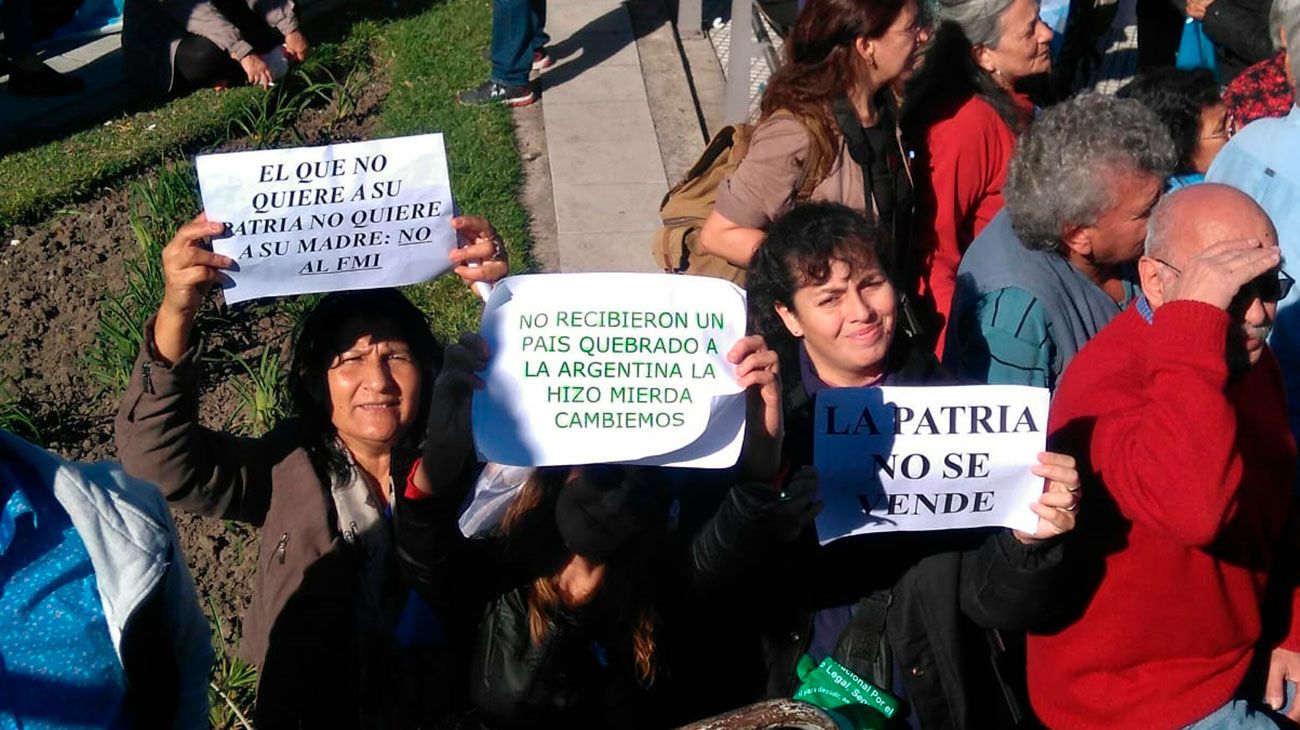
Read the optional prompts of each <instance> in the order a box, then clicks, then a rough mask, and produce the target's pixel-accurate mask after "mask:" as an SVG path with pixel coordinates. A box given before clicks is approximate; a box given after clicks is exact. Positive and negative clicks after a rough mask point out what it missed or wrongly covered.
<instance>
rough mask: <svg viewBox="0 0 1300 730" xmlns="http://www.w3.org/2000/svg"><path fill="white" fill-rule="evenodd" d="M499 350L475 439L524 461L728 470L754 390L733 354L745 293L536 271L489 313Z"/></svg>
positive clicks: (487, 451)
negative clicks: (739, 379) (746, 385)
mask: <svg viewBox="0 0 1300 730" xmlns="http://www.w3.org/2000/svg"><path fill="white" fill-rule="evenodd" d="M482 332H483V336H484V338H485V339H486V340H487V342H488V346H489V348H490V349H491V352H492V357H491V359H490V361H489V364H488V368H487V371H486V373H485V375H484V380H485V382H486V387H485V388H484V389H482V390H480V391H477V392H476V393H475V394H474V441H475V443H476V445H477V447H478V451H479V455H480V457H481V458H483V459H484V460H486V461H492V462H495V463H498V464H509V465H514V466H549V465H565V464H592V463H609V462H616V463H640V464H658V465H663V466H694V467H700V468H725V467H729V466H732V465H733V464H735V463H736V460H737V459H738V458H739V455H740V447H741V442H742V441H743V438H744V427H745V395H744V393H743V392H742V391H741V390H740V389H739V388H738V387H737V386H736V379H735V368H734V366H733V365H731V364H730V363H728V362H727V361H726V356H727V352H728V351H729V350H730V349H731V347H732V345H734V344H735V343H736V341H737V340H739V339H740V338H741V337H743V336H744V334H745V294H744V292H743V291H741V290H740V289H739V288H737V287H736V286H735V285H733V284H731V283H730V282H726V281H722V280H721V279H710V278H705V277H694V276H676V275H672V274H620V273H599V274H538V275H532V276H517V277H511V278H508V279H505V280H503V281H501V282H500V283H498V284H497V286H496V289H495V290H494V291H493V292H492V296H491V298H490V299H489V300H488V303H487V306H486V307H485V309H484V312H483V326H482Z"/></svg>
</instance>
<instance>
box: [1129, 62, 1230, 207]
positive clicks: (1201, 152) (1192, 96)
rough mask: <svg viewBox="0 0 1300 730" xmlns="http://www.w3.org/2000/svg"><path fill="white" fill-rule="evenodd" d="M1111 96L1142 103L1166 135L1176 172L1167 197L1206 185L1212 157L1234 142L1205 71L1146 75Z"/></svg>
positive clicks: (1165, 70) (1215, 89)
mask: <svg viewBox="0 0 1300 730" xmlns="http://www.w3.org/2000/svg"><path fill="white" fill-rule="evenodd" d="M1115 96H1117V97H1119V98H1121V99H1136V100H1137V101H1138V102H1141V104H1142V106H1145V107H1146V108H1148V109H1150V110H1151V111H1153V112H1155V113H1156V116H1157V117H1159V118H1160V121H1161V122H1162V123H1164V125H1165V127H1167V128H1168V129H1169V134H1170V136H1171V137H1173V140H1174V147H1175V148H1177V151H1178V166H1177V167H1176V168H1174V173H1173V175H1171V176H1170V177H1169V180H1168V181H1167V182H1166V183H1165V192H1169V191H1171V190H1177V189H1178V188H1181V187H1183V186H1184V185H1191V184H1192V183H1198V182H1202V181H1203V180H1205V172H1206V171H1207V170H1209V169H1210V163H1211V162H1213V161H1214V156H1215V155H1217V154H1219V150H1221V149H1223V146H1224V145H1225V144H1227V143H1228V138H1229V137H1231V136H1232V133H1231V131H1230V129H1229V122H1228V109H1227V107H1225V106H1224V105H1223V99H1221V98H1220V97H1219V82H1218V81H1216V80H1215V78H1214V74H1213V73H1211V72H1210V71H1208V70H1206V69H1203V68H1198V69H1193V70H1188V69H1180V68H1159V69H1155V70H1153V71H1146V72H1144V73H1141V74H1139V75H1138V76H1137V77H1136V78H1134V79H1133V80H1132V81H1130V82H1128V83H1127V84H1125V85H1124V86H1123V88H1121V89H1120V90H1119V91H1117V92H1115Z"/></svg>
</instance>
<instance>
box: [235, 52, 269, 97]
mask: <svg viewBox="0 0 1300 730" xmlns="http://www.w3.org/2000/svg"><path fill="white" fill-rule="evenodd" d="M239 65H240V66H241V67H243V69H244V75H245V76H247V77H248V85H249V86H260V87H262V88H263V89H269V88H271V84H272V83H273V82H274V81H275V77H274V76H273V75H272V74H271V67H270V66H267V65H266V61H263V60H262V57H261V56H259V55H257V54H256V53H250V54H248V55H247V56H244V57H243V58H241V59H239Z"/></svg>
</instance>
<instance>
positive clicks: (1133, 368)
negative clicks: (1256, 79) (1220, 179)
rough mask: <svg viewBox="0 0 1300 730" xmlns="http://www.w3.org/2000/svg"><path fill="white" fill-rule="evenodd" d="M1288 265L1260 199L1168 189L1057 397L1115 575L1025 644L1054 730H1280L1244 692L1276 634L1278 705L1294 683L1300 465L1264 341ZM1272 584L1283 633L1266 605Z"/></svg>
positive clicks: (1093, 526)
mask: <svg viewBox="0 0 1300 730" xmlns="http://www.w3.org/2000/svg"><path fill="white" fill-rule="evenodd" d="M1280 262H1281V255H1280V253H1279V251H1278V247H1277V237H1276V234H1275V232H1274V229H1273V225H1272V223H1270V222H1269V219H1268V216H1267V215H1265V214H1264V212H1263V211H1262V210H1260V208H1259V206H1257V205H1255V203H1254V202H1252V201H1251V200H1250V198H1248V197H1247V196H1245V195H1243V194H1242V193H1240V192H1238V191H1236V190H1233V189H1232V188H1229V187H1227V186H1224V185H1215V184H1204V185H1193V186H1190V187H1187V188H1184V189H1182V190H1178V191H1176V192H1174V193H1171V194H1170V195H1169V196H1168V197H1167V198H1166V199H1165V200H1163V201H1162V202H1161V203H1160V204H1159V205H1158V206H1157V207H1156V210H1155V212H1154V214H1153V215H1152V219H1151V226H1150V233H1149V235H1148V237H1147V242H1146V255H1144V256H1143V257H1142V258H1141V260H1140V261H1139V262H1138V272H1139V279H1140V283H1141V287H1142V294H1141V296H1140V297H1139V298H1138V299H1137V301H1136V302H1135V303H1134V306H1132V307H1130V308H1129V309H1128V310H1127V311H1125V312H1124V313H1123V314H1121V315H1120V316H1119V317H1117V318H1116V319H1115V321H1114V322H1112V323H1111V324H1110V325H1109V326H1107V327H1106V328H1105V329H1104V330H1103V331H1102V332H1101V333H1099V334H1098V335H1097V336H1096V337H1095V338H1094V339H1093V340H1092V342H1090V343H1089V344H1088V346H1087V347H1085V348H1084V349H1083V351H1082V352H1080V353H1079V355H1078V356H1077V357H1076V358H1075V359H1074V362H1073V363H1072V364H1071V365H1070V368H1069V370H1068V371H1066V373H1065V377H1064V378H1063V379H1062V382H1061V384H1060V387H1059V388H1058V389H1057V391H1056V396H1055V399H1054V400H1053V403H1052V415H1051V419H1050V424H1049V430H1050V431H1051V433H1052V436H1051V438H1053V439H1054V440H1055V444H1056V446H1057V448H1060V449H1064V450H1066V451H1068V452H1070V453H1074V454H1075V455H1076V456H1077V457H1078V458H1079V460H1080V470H1081V472H1082V473H1083V475H1084V478H1083V484H1084V489H1085V492H1088V493H1090V494H1089V498H1088V499H1087V500H1085V502H1084V504H1085V505H1087V506H1086V507H1085V508H1084V510H1085V511H1084V512H1083V513H1081V514H1080V522H1079V525H1080V528H1079V531H1080V540H1082V541H1084V545H1086V546H1090V547H1092V548H1095V550H1096V553H1095V554H1096V555H1097V557H1098V560H1099V561H1104V566H1103V565H1100V564H1099V565H1098V566H1097V567H1098V568H1100V570H1098V572H1097V573H1096V576H1097V582H1096V584H1095V586H1094V587H1092V589H1091V590H1092V594H1091V596H1090V598H1089V600H1088V601H1087V603H1086V605H1085V606H1081V607H1080V610H1081V612H1082V613H1081V615H1080V616H1079V618H1078V619H1077V620H1076V621H1075V622H1074V623H1073V624H1072V625H1070V626H1068V627H1066V628H1065V629H1063V630H1061V631H1059V632H1058V633H1056V634H1054V635H1050V636H1047V635H1044V636H1034V635H1031V636H1030V639H1029V663H1028V673H1029V689H1030V698H1031V700H1032V702H1033V705H1034V708H1035V709H1036V710H1037V711H1038V714H1039V716H1040V717H1041V718H1042V719H1043V721H1044V722H1045V723H1046V724H1047V725H1048V726H1050V727H1059V728H1108V729H1112V728H1143V729H1144V730H1145V729H1146V728H1156V727H1164V728H1175V727H1194V728H1198V729H1200V728H1226V727H1231V728H1273V727H1276V725H1275V723H1274V721H1273V720H1272V719H1271V717H1270V715H1271V713H1270V712H1269V711H1268V710H1267V709H1265V708H1263V707H1261V706H1260V705H1259V704H1258V702H1257V701H1258V700H1259V699H1261V693H1259V690H1258V688H1256V690H1255V691H1253V692H1251V691H1249V690H1247V689H1246V688H1244V687H1243V686H1242V683H1243V680H1244V679H1245V678H1246V676H1247V669H1248V667H1249V665H1250V664H1251V661H1252V658H1253V655H1254V652H1255V648H1256V645H1257V642H1260V641H1261V637H1265V636H1268V637H1281V639H1282V640H1281V643H1280V644H1278V643H1277V639H1276V638H1273V639H1272V640H1271V641H1269V643H1268V644H1267V645H1266V646H1267V647H1268V648H1271V649H1272V656H1271V662H1270V666H1269V672H1268V679H1267V685H1266V696H1267V700H1268V702H1269V704H1270V705H1272V707H1273V708H1280V707H1281V706H1282V703H1283V699H1282V698H1283V696H1284V692H1283V684H1284V680H1286V679H1291V680H1294V679H1295V678H1297V677H1300V654H1297V653H1296V651H1297V650H1300V611H1297V610H1295V609H1300V603H1297V600H1296V598H1297V596H1296V590H1295V580H1294V575H1293V574H1291V573H1290V572H1289V571H1288V572H1283V571H1282V570H1280V568H1281V566H1280V565H1279V561H1281V560H1287V561H1294V560H1296V559H1297V555H1296V551H1297V547H1296V544H1295V534H1294V533H1295V527H1294V525H1293V524H1290V523H1291V518H1292V517H1293V514H1294V512H1293V510H1294V506H1293V504H1292V493H1291V477H1290V475H1291V472H1292V470H1293V469H1294V465H1295V453H1296V452H1295V443H1294V442H1293V441H1292V439H1291V436H1290V433H1289V432H1288V431H1287V429H1286V410H1285V407H1284V405H1283V402H1282V379H1281V374H1280V372H1279V370H1278V365H1277V362H1276V361H1275V360H1274V359H1273V355H1272V353H1271V352H1270V351H1269V349H1268V346H1267V345H1266V344H1265V338H1266V337H1267V333H1268V329H1269V325H1271V324H1272V321H1273V315H1274V312H1275V310H1276V308H1277V301H1278V299H1279V298H1280V297H1281V296H1282V295H1283V294H1285V293H1286V290H1287V289H1288V288H1289V287H1290V280H1289V279H1286V278H1284V277H1283V275H1282V274H1281V272H1280V270H1279V264H1280ZM1271 577H1272V578H1277V579H1278V583H1279V585H1276V586H1274V587H1275V588H1280V589H1281V590H1282V593H1281V594H1280V595H1281V596H1282V597H1283V598H1284V599H1286V603H1287V604H1290V605H1291V608H1292V610H1291V611H1290V616H1289V617H1288V620H1287V621H1283V620H1281V619H1280V617H1276V616H1274V614H1275V613H1278V612H1276V611H1265V610H1264V609H1263V604H1264V595H1265V586H1266V584H1268V583H1269V581H1270V578H1271ZM1274 647H1276V648H1274ZM1249 700H1255V702H1251V701H1249ZM1293 716H1297V717H1300V714H1298V713H1295V712H1294V711H1293Z"/></svg>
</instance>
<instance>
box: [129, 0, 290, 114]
mask: <svg viewBox="0 0 1300 730" xmlns="http://www.w3.org/2000/svg"><path fill="white" fill-rule="evenodd" d="M293 6H294V3H293V0H268V2H258V3H256V4H253V3H246V2H245V0H126V8H125V11H124V13H123V16H124V17H123V26H122V53H123V54H124V55H125V56H126V64H127V78H129V79H131V80H132V82H133V83H135V84H136V85H137V86H139V87H140V88H142V89H143V90H145V91H147V92H148V93H152V94H159V95H162V94H169V93H185V92H188V91H192V90H194V89H199V88H203V87H205V86H214V87H217V88H225V87H227V86H236V85H239V84H242V83H245V82H247V83H249V84H253V85H257V86H261V87H262V88H264V89H265V88H269V87H270V85H271V83H272V82H274V81H275V80H276V79H277V78H279V77H280V76H282V75H283V67H281V70H280V71H279V73H276V69H274V68H272V66H273V65H276V64H277V63H278V61H277V59H276V58H275V57H274V56H269V54H271V53H273V52H276V51H279V50H280V48H281V46H283V50H282V51H281V52H282V53H283V56H284V57H285V58H286V59H289V60H294V61H303V60H304V59H306V58H307V50H308V45H307V38H306V37H305V36H304V35H303V34H302V31H300V30H298V18H297V16H296V15H295V14H294V9H293ZM267 57H270V58H271V60H272V64H271V65H268V63H267V60H266V58H267Z"/></svg>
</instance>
